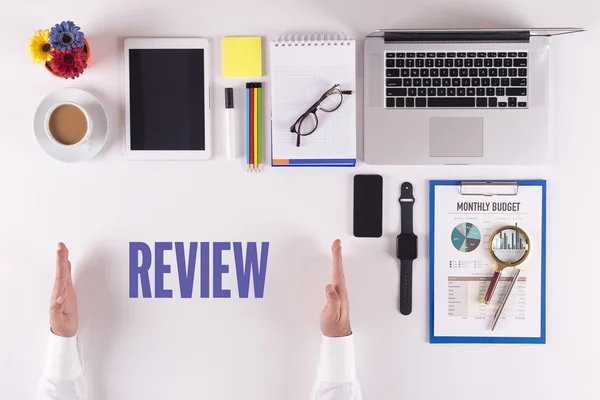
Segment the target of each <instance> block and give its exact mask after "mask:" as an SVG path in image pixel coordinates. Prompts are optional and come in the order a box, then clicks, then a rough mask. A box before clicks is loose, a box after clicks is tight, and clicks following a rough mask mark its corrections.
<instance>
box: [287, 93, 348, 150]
mask: <svg viewBox="0 0 600 400" xmlns="http://www.w3.org/2000/svg"><path fill="white" fill-rule="evenodd" d="M345 94H352V90H341V89H340V85H339V84H337V85H334V86H333V87H332V88H331V89H329V90H328V91H326V92H325V93H323V95H322V96H321V97H320V98H319V100H317V102H316V103H315V104H313V105H312V106H310V107H309V108H308V110H306V112H305V113H304V114H302V115H301V116H300V118H298V119H297V120H296V122H294V125H292V126H291V127H290V132H292V133H295V134H296V135H297V136H298V138H297V139H296V147H300V137H302V136H308V135H311V134H312V133H313V132H314V131H316V130H317V127H318V126H319V118H317V111H318V110H321V111H325V112H328V113H330V112H334V111H335V110H337V109H338V108H340V106H341V105H342V100H343V98H344V95H345Z"/></svg>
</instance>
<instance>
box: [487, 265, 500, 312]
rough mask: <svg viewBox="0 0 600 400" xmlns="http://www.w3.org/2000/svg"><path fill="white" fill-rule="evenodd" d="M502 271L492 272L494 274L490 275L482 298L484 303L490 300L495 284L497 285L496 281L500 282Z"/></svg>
mask: <svg viewBox="0 0 600 400" xmlns="http://www.w3.org/2000/svg"><path fill="white" fill-rule="evenodd" d="M501 274H502V271H496V272H494V276H492V280H491V281H490V286H489V287H488V290H487V292H486V293H485V297H484V298H483V302H484V303H485V304H490V301H491V300H492V296H493V295H494V291H495V290H496V286H498V282H500V275H501Z"/></svg>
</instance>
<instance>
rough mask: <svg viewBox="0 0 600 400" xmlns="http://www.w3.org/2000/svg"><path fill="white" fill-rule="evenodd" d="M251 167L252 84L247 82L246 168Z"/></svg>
mask: <svg viewBox="0 0 600 400" xmlns="http://www.w3.org/2000/svg"><path fill="white" fill-rule="evenodd" d="M248 167H250V85H249V84H246V168H248Z"/></svg>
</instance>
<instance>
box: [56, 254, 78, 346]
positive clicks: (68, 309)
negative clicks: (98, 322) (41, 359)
mask: <svg viewBox="0 0 600 400" xmlns="http://www.w3.org/2000/svg"><path fill="white" fill-rule="evenodd" d="M78 323H79V318H78V314H77V298H76V297H75V289H74V288H73V280H72V279H71V262H70V261H69V250H68V249H67V247H66V246H65V245H64V243H59V244H58V250H57V251H56V278H55V280H54V288H53V289H52V297H51V298H50V329H51V330H52V333H54V334H55V335H57V336H63V337H72V336H75V335H76V334H77V327H78Z"/></svg>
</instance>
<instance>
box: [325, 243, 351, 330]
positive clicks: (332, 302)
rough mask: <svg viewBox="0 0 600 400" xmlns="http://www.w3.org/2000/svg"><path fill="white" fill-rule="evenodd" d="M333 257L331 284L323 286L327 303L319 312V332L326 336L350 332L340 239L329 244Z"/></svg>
mask: <svg viewBox="0 0 600 400" xmlns="http://www.w3.org/2000/svg"><path fill="white" fill-rule="evenodd" d="M331 255H332V257H333V270H332V279H331V280H332V282H331V283H332V284H329V285H327V287H325V297H326V298H327V304H325V308H323V311H322V312H321V332H322V333H323V335H324V336H328V337H342V336H348V335H351V334H352V330H351V329H350V315H349V310H348V291H347V290H346V278H345V277H344V265H343V263H342V244H341V242H340V240H339V239H338V240H336V241H335V242H333V245H332V246H331Z"/></svg>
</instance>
